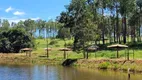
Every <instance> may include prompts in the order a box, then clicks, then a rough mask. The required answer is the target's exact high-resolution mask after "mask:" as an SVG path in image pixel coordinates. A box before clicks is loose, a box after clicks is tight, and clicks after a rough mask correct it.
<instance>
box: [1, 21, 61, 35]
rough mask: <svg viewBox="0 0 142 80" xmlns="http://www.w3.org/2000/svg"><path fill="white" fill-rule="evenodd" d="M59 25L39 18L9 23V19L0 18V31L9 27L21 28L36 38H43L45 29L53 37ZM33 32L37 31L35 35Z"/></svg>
mask: <svg viewBox="0 0 142 80" xmlns="http://www.w3.org/2000/svg"><path fill="white" fill-rule="evenodd" d="M60 27H61V24H60V23H58V22H57V21H53V20H49V21H45V20H42V19H39V20H31V19H27V20H25V21H19V22H18V23H14V22H12V23H9V21H8V20H6V19H4V20H1V19H0V31H4V30H8V29H10V28H23V29H25V30H26V31H27V32H28V33H30V34H31V35H32V36H33V37H38V38H44V37H45V36H44V35H45V31H46V33H50V35H48V36H51V37H54V38H55V37H56V35H57V32H58V30H59V28H60ZM35 33H38V35H37V34H36V35H35ZM46 35H47V34H46ZM48 36H47V37H48Z"/></svg>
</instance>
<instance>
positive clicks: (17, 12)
mask: <svg viewBox="0 0 142 80" xmlns="http://www.w3.org/2000/svg"><path fill="white" fill-rule="evenodd" d="M13 14H14V15H16V16H21V15H25V12H20V11H16V12H14V13H13Z"/></svg>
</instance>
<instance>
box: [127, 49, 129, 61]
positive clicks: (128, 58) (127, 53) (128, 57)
mask: <svg viewBox="0 0 142 80" xmlns="http://www.w3.org/2000/svg"><path fill="white" fill-rule="evenodd" d="M127 60H129V49H128V52H127Z"/></svg>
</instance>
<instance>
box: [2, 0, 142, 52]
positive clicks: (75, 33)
mask: <svg viewBox="0 0 142 80" xmlns="http://www.w3.org/2000/svg"><path fill="white" fill-rule="evenodd" d="M65 8H66V11H63V12H61V14H60V15H59V16H57V18H56V20H49V21H45V20H41V19H39V20H36V21H34V20H31V19H28V20H25V21H20V22H18V23H14V22H12V23H9V22H8V20H0V33H1V34H2V33H3V32H4V31H8V30H9V29H10V30H11V29H12V28H14V29H16V28H17V29H19V28H22V29H24V30H25V31H26V32H27V33H29V35H30V36H31V37H33V38H44V37H49V36H50V37H52V38H62V39H64V40H65V39H66V38H68V39H73V40H74V43H73V47H74V50H75V49H78V48H83V49H84V48H85V47H86V46H87V45H90V44H103V45H104V44H107V43H110V44H111V43H122V44H126V43H135V42H141V41H142V39H141V23H142V18H141V17H142V14H141V13H142V0H71V2H70V4H69V5H65ZM37 31H38V34H39V35H38V36H37V35H35V32H37ZM45 33H46V34H45ZM0 37H1V38H0V41H2V36H1V35H0ZM0 43H1V44H2V42H0ZM1 44H0V45H1Z"/></svg>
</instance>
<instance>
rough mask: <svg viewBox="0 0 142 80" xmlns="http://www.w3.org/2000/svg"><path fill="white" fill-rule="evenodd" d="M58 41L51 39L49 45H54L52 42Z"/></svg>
mask: <svg viewBox="0 0 142 80" xmlns="http://www.w3.org/2000/svg"><path fill="white" fill-rule="evenodd" d="M57 43H58V42H57V41H56V40H52V41H51V42H50V43H49V45H54V44H57Z"/></svg>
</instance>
